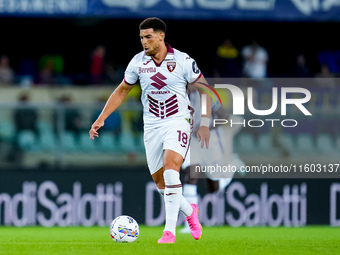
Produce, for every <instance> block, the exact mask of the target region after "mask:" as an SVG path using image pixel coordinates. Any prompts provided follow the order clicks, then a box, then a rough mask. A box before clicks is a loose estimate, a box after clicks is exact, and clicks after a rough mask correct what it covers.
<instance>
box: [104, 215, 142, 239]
mask: <svg viewBox="0 0 340 255" xmlns="http://www.w3.org/2000/svg"><path fill="white" fill-rule="evenodd" d="M110 235H111V237H112V239H113V241H115V242H117V243H132V242H134V241H136V240H137V238H138V235H139V226H138V223H137V221H136V220H135V219H134V218H132V217H130V216H127V215H122V216H118V217H117V218H115V219H114V220H113V221H112V222H111V225H110Z"/></svg>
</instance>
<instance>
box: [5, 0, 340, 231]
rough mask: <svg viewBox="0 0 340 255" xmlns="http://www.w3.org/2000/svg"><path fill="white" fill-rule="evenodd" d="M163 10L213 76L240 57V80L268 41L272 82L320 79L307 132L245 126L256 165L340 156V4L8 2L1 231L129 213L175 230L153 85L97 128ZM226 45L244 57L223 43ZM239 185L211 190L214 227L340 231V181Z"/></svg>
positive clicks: (241, 142) (174, 32)
mask: <svg viewBox="0 0 340 255" xmlns="http://www.w3.org/2000/svg"><path fill="white" fill-rule="evenodd" d="M150 16H157V17H160V18H162V19H164V20H165V22H166V23H167V25H168V33H167V35H166V38H167V42H169V43H170V44H171V45H172V46H173V47H175V48H177V49H179V50H181V51H184V52H187V53H188V54H189V55H191V56H192V57H193V58H195V60H196V61H197V63H198V66H199V67H200V69H201V71H202V72H203V74H204V75H205V76H206V77H221V76H222V77H226V75H225V74H223V70H222V71H221V69H223V65H224V64H223V63H224V62H223V61H224V60H226V59H227V60H228V61H229V66H230V63H231V65H232V66H234V67H235V66H236V67H237V68H236V69H235V72H234V73H232V74H228V75H229V77H234V78H235V77H236V78H237V77H241V76H242V64H243V62H244V59H243V58H242V49H243V48H244V47H245V46H246V45H249V44H250V43H251V40H252V39H256V41H257V42H258V43H259V44H260V45H261V46H262V47H263V48H264V49H265V50H266V52H267V54H268V56H269V61H268V63H267V74H266V75H265V77H262V78H266V77H268V78H281V77H285V78H287V77H289V78H299V79H300V78H304V79H309V80H310V81H312V82H311V84H310V87H308V89H309V90H310V91H311V93H312V99H311V100H310V102H309V105H308V108H309V109H312V112H313V117H312V118H310V119H303V117H301V116H298V117H296V119H298V120H299V122H300V123H301V125H299V126H298V127H297V128H294V130H293V129H290V130H287V129H282V128H259V129H248V128H244V129H242V130H241V132H240V133H239V134H238V135H237V136H236V137H235V139H234V148H235V152H237V153H238V154H239V155H240V157H241V158H242V159H243V160H244V162H245V163H246V164H247V165H256V164H266V163H271V164H281V163H283V162H284V163H286V164H289V163H296V164H303V163H320V164H328V163H340V162H339V153H340V134H339V131H340V118H339V110H340V86H339V85H340V82H339V75H340V37H339V36H337V34H338V32H336V31H339V28H340V23H339V22H340V3H339V1H328V0H314V1H313V0H310V1H302V0H292V1H285V0H277V1H274V0H234V1H233V0H223V1H220V0H148V1H138V0H125V1H116V0H73V1H71V0H62V1H53V0H46V1H43V0H39V1H38V0H31V1H24V0H7V1H0V26H1V28H2V33H1V34H2V36H1V40H0V56H1V60H0V169H1V172H0V175H1V178H0V225H15V226H26V225H43V226H54V225H58V226H68V225H85V226H92V225H107V224H109V223H110V222H111V220H112V219H113V218H114V217H116V216H118V215H121V214H129V215H132V216H133V217H135V218H136V219H137V221H139V222H140V223H145V224H148V225H160V224H163V222H164V208H163V207H162V206H160V205H161V201H160V199H159V198H158V194H157V192H156V190H155V187H154V185H153V183H152V182H151V177H150V176H149V173H148V170H147V165H146V160H145V154H144V147H143V141H142V136H143V133H142V113H141V109H142V108H141V104H140V100H139V97H140V90H139V89H138V88H135V89H134V90H133V93H131V94H130V95H129V97H128V98H127V100H126V103H125V104H124V105H122V107H121V108H120V109H119V111H118V112H117V113H116V114H114V115H113V116H111V118H110V119H109V120H108V121H107V122H106V128H105V130H102V131H101V133H100V138H99V139H97V140H96V141H94V142H93V141H90V140H89V136H88V130H89V128H90V125H91V124H92V122H93V120H94V119H95V118H96V116H98V111H100V110H101V109H102V107H103V104H104V102H105V101H106V99H107V98H108V97H109V95H110V93H111V92H112V91H113V90H114V88H115V87H116V86H117V85H118V84H119V82H120V81H121V80H122V78H123V73H124V69H125V67H126V66H127V64H128V62H129V61H130V59H131V58H132V57H133V56H134V54H136V53H138V52H139V51H140V50H141V49H142V48H141V46H140V42H139V31H138V25H139V23H140V22H141V20H142V19H144V18H146V17H150ZM226 39H229V40H230V41H231V42H232V44H233V45H234V47H235V48H233V50H234V51H233V54H231V55H228V53H225V52H223V48H219V47H221V44H222V43H223V42H224V41H225V40H226ZM219 49H220V50H219ZM235 49H236V51H235ZM226 78H228V76H227V77H226ZM308 84H309V83H308ZM270 89H271V88H270V87H267V86H265V85H263V84H259V85H258V87H257V94H256V105H257V106H258V108H261V107H263V109H267V108H268V107H267V105H268V102H271V101H270V100H271V90H270ZM266 107H267V108H266ZM339 172H340V169H339ZM236 177H240V176H238V175H236ZM227 189H228V190H227V191H228V192H227V193H225V194H223V195H222V197H221V196H219V197H215V196H212V195H208V194H206V190H205V188H204V186H202V187H200V194H201V197H202V200H201V206H202V216H201V217H202V222H203V223H204V224H205V225H216V224H218V225H222V224H229V225H232V226H242V225H247V226H253V225H269V226H279V225H284V226H304V225H306V224H326V225H332V226H340V206H339V204H340V203H339V199H340V198H339V197H338V196H340V194H339V193H340V180H339V179H319V180H316V179H256V180H253V179H242V178H241V179H236V180H234V181H233V182H232V184H231V185H230V186H229V188H227ZM220 202H222V203H220ZM221 204H223V205H224V206H220V205H221ZM159 208H160V209H159Z"/></svg>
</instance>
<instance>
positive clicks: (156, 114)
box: [149, 109, 159, 117]
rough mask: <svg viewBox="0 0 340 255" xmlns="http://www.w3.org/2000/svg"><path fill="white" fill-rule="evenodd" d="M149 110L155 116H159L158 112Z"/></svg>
mask: <svg viewBox="0 0 340 255" xmlns="http://www.w3.org/2000/svg"><path fill="white" fill-rule="evenodd" d="M149 112H151V113H153V114H154V115H155V116H156V117H159V115H158V113H155V112H154V111H152V110H151V109H149Z"/></svg>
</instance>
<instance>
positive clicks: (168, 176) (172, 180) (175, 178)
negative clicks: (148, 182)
mask: <svg viewBox="0 0 340 255" xmlns="http://www.w3.org/2000/svg"><path fill="white" fill-rule="evenodd" d="M163 176H164V182H165V185H177V184H180V183H181V180H180V178H179V172H177V171H176V170H173V169H168V170H165V171H164V174H163Z"/></svg>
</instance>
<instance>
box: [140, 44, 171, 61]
mask: <svg viewBox="0 0 340 255" xmlns="http://www.w3.org/2000/svg"><path fill="white" fill-rule="evenodd" d="M165 45H166V47H167V49H168V53H167V54H166V56H165V59H164V60H171V59H174V49H173V48H172V47H171V46H170V44H168V43H167V42H166V43H165ZM144 57H145V58H146V59H152V57H151V56H147V55H145V53H144ZM164 60H163V61H164ZM163 61H162V62H163Z"/></svg>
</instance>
